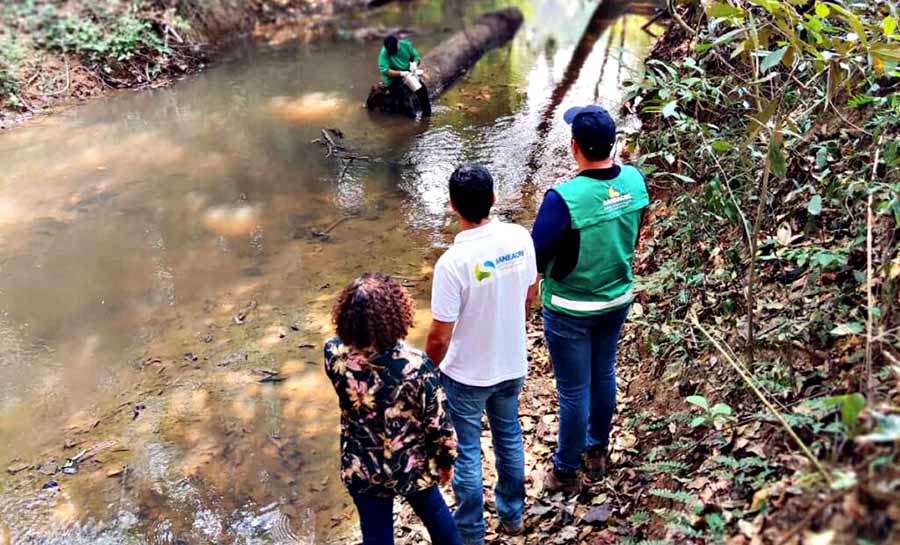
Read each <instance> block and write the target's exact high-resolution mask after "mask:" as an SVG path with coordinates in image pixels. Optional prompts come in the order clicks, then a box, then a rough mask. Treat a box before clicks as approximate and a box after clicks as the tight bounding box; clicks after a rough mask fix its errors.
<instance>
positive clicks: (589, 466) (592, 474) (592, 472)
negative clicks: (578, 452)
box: [581, 447, 606, 483]
mask: <svg viewBox="0 0 900 545" xmlns="http://www.w3.org/2000/svg"><path fill="white" fill-rule="evenodd" d="M581 467H582V468H583V469H584V480H585V482H587V483H595V482H597V481H599V480H601V479H602V478H603V477H606V447H599V448H595V449H591V450H589V451H587V452H585V453H584V457H583V458H582V459H581Z"/></svg>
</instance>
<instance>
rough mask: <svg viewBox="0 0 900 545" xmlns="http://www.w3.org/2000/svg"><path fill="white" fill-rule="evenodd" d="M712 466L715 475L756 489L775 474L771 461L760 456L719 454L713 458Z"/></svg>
mask: <svg viewBox="0 0 900 545" xmlns="http://www.w3.org/2000/svg"><path fill="white" fill-rule="evenodd" d="M711 468H712V472H713V474H714V475H716V476H719V477H721V478H723V479H727V480H729V481H733V482H734V483H735V484H736V485H738V486H747V487H750V488H752V489H754V490H758V489H760V488H762V487H764V486H765V485H766V483H767V482H768V481H769V479H771V478H772V476H773V475H774V474H775V468H774V467H772V465H771V464H770V463H769V461H768V460H766V459H765V458H761V457H759V456H745V457H742V458H734V457H732V456H725V455H719V456H716V457H715V458H713V459H712V464H711Z"/></svg>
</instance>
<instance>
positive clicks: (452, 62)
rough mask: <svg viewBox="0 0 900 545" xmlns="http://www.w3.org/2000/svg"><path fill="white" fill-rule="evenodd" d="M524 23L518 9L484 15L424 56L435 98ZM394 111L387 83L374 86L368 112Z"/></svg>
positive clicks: (428, 84) (426, 79)
mask: <svg viewBox="0 0 900 545" xmlns="http://www.w3.org/2000/svg"><path fill="white" fill-rule="evenodd" d="M522 20H523V17H522V12H521V11H519V10H518V9H517V8H507V9H503V10H500V11H494V12H491V13H488V14H485V15H482V16H481V17H479V18H478V20H476V21H475V22H474V23H472V24H471V25H469V26H467V27H466V28H464V29H463V30H461V31H459V32H457V33H456V34H454V35H453V36H450V37H449V38H447V39H446V40H445V41H443V42H441V44H440V45H438V46H437V47H435V48H434V49H432V50H431V51H429V52H428V54H427V55H425V56H423V57H422V69H423V70H424V71H425V74H424V75H423V76H422V82H423V83H424V84H425V86H426V87H428V93H429V95H430V96H431V98H432V99H434V98H436V97H437V96H439V95H440V94H441V93H443V92H444V91H445V90H446V89H447V87H449V86H450V85H451V84H452V83H453V82H454V81H455V80H456V79H457V78H458V77H459V76H460V75H462V73H463V72H465V71H466V70H468V69H469V68H470V67H471V66H472V65H474V64H475V63H476V62H478V59H480V58H481V56H482V55H484V54H485V53H486V52H487V51H489V50H491V49H494V48H495V47H499V46H501V45H503V44H505V43H506V42H508V41H509V40H511V39H512V37H513V36H515V35H516V32H518V31H519V27H521V26H522ZM394 107H395V106H394V101H392V100H391V99H390V96H389V95H388V93H387V88H386V87H385V86H384V84H383V83H378V84H376V85H374V86H372V90H371V91H370V92H369V98H368V99H367V100H366V108H368V109H370V110H381V111H393V110H394Z"/></svg>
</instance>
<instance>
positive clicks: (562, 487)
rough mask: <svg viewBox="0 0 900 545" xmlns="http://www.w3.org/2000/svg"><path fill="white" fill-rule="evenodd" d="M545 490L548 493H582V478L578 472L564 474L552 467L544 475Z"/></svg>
mask: <svg viewBox="0 0 900 545" xmlns="http://www.w3.org/2000/svg"><path fill="white" fill-rule="evenodd" d="M544 490H545V491H546V492H550V493H555V492H564V493H566V494H571V493H573V492H580V491H581V478H580V476H579V475H578V472H577V471H573V472H572V473H563V472H561V471H557V469H556V468H555V467H553V466H552V465H551V466H550V467H549V468H548V469H547V471H546V472H545V473H544Z"/></svg>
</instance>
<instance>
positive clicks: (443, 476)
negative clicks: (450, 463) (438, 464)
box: [438, 467, 453, 486]
mask: <svg viewBox="0 0 900 545" xmlns="http://www.w3.org/2000/svg"><path fill="white" fill-rule="evenodd" d="M438 474H439V476H440V483H441V486H446V485H447V484H449V483H450V481H452V480H453V468H452V467H448V468H441V469H439V470H438Z"/></svg>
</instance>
